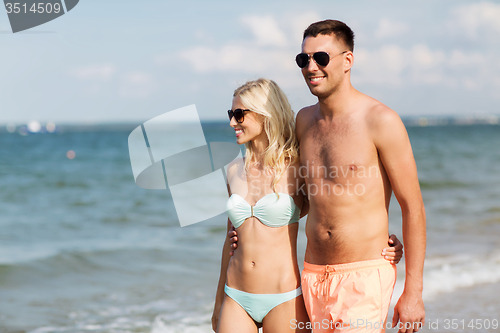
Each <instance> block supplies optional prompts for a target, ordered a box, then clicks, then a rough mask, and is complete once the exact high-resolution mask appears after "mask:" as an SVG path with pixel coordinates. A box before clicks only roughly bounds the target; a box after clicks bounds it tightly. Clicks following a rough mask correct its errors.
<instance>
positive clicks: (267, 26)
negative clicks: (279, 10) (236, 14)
mask: <svg viewBox="0 0 500 333" xmlns="http://www.w3.org/2000/svg"><path fill="white" fill-rule="evenodd" d="M241 22H243V24H244V25H246V26H247V27H248V28H250V30H251V31H252V33H253V35H254V37H255V41H256V43H257V45H261V46H266V45H269V46H286V45H287V44H288V40H287V38H286V36H285V34H284V33H283V31H281V29H280V28H279V26H278V22H276V20H275V19H274V17H272V16H270V15H267V16H244V17H242V18H241Z"/></svg>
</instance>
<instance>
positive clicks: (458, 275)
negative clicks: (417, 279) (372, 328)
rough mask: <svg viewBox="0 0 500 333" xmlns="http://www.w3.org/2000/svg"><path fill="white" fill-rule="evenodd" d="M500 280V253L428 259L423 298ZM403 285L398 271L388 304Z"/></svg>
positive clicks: (397, 294)
mask: <svg viewBox="0 0 500 333" xmlns="http://www.w3.org/2000/svg"><path fill="white" fill-rule="evenodd" d="M498 282H500V253H498V252H495V253H491V254H489V255H486V254H485V255H484V256H481V254H474V255H468V254H461V255H454V256H445V257H435V258H429V259H426V261H425V269H424V289H423V295H422V296H423V298H424V301H430V300H433V299H435V298H436V297H439V295H441V294H443V293H451V292H454V291H457V290H459V289H462V288H469V287H473V286H476V285H480V284H484V283H498ZM403 288H404V274H399V279H398V282H397V283H396V287H395V288H394V294H393V297H392V301H391V303H392V305H395V304H396V302H397V300H398V299H399V297H400V296H401V294H402V292H403Z"/></svg>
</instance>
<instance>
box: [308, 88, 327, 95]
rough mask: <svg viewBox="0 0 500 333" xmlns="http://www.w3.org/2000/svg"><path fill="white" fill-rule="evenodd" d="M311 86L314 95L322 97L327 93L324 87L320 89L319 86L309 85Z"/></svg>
mask: <svg viewBox="0 0 500 333" xmlns="http://www.w3.org/2000/svg"><path fill="white" fill-rule="evenodd" d="M308 87H309V91H310V92H311V94H313V95H314V96H316V97H318V98H320V97H324V96H325V95H327V94H326V93H325V92H324V91H323V90H322V89H318V87H314V86H310V85H308Z"/></svg>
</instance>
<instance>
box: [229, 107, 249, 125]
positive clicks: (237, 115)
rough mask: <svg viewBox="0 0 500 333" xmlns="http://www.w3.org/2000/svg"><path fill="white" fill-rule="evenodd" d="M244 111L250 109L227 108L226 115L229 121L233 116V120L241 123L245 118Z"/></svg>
mask: <svg viewBox="0 0 500 333" xmlns="http://www.w3.org/2000/svg"><path fill="white" fill-rule="evenodd" d="M246 111H251V110H249V109H236V110H234V111H233V110H227V115H228V116H229V121H231V119H232V118H233V117H234V120H236V122H237V123H238V124H241V123H242V122H243V120H245V112H246Z"/></svg>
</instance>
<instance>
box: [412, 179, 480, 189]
mask: <svg viewBox="0 0 500 333" xmlns="http://www.w3.org/2000/svg"><path fill="white" fill-rule="evenodd" d="M419 183H420V187H421V188H422V189H429V190H434V189H454V188H467V187H470V186H472V185H471V184H467V183H464V182H459V181H453V180H433V181H427V180H420V181H419Z"/></svg>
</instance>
